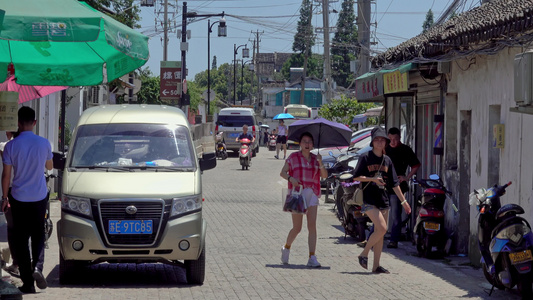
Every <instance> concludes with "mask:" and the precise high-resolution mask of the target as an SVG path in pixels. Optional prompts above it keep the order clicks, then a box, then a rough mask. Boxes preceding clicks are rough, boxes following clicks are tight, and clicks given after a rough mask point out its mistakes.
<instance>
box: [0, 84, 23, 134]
mask: <svg viewBox="0 0 533 300" xmlns="http://www.w3.org/2000/svg"><path fill="white" fill-rule="evenodd" d="M18 105H19V93H17V92H0V131H17V129H18V115H17V113H18Z"/></svg>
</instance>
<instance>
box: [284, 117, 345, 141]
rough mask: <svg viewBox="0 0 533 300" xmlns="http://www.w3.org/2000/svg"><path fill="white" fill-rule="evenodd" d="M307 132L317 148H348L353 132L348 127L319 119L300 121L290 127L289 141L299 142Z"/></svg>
mask: <svg viewBox="0 0 533 300" xmlns="http://www.w3.org/2000/svg"><path fill="white" fill-rule="evenodd" d="M306 131H307V132H309V133H311V135H312V136H313V140H314V147H315V148H323V147H337V146H348V145H349V144H350V139H351V137H352V130H350V128H348V127H346V125H344V124H341V123H337V122H333V121H328V120H326V119H324V118H318V119H312V120H299V121H296V122H294V123H292V124H291V125H289V136H288V139H289V140H293V141H298V140H299V139H300V135H301V134H302V133H304V132H306Z"/></svg>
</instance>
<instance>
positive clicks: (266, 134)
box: [263, 128, 269, 148]
mask: <svg viewBox="0 0 533 300" xmlns="http://www.w3.org/2000/svg"><path fill="white" fill-rule="evenodd" d="M268 135H269V134H268V129H266V128H265V132H264V136H263V144H264V145H265V147H267V148H268Z"/></svg>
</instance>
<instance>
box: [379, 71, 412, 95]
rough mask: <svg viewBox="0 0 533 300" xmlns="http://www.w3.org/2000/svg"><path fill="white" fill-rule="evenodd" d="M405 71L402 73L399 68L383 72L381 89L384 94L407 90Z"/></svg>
mask: <svg viewBox="0 0 533 300" xmlns="http://www.w3.org/2000/svg"><path fill="white" fill-rule="evenodd" d="M407 73H408V72H405V73H402V72H400V70H396V71H394V72H390V73H385V74H383V85H384V87H383V89H384V90H385V94H392V93H398V92H407V89H408V88H409V85H408V82H407Z"/></svg>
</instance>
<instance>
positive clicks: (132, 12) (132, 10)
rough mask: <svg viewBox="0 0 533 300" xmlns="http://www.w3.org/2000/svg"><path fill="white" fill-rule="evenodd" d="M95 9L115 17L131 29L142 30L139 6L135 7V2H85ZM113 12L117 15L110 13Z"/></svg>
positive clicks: (96, 0)
mask: <svg viewBox="0 0 533 300" xmlns="http://www.w3.org/2000/svg"><path fill="white" fill-rule="evenodd" d="M83 1H84V2H87V4H89V5H90V6H91V7H93V8H94V9H96V10H98V11H100V12H102V13H104V14H106V15H108V16H111V17H113V18H114V19H115V20H117V21H119V22H120V23H122V24H125V25H127V26H129V27H131V28H141V25H140V24H139V22H140V21H141V17H140V15H139V14H140V12H141V10H140V9H139V7H138V6H135V5H133V2H134V0H112V1H111V0H83ZM109 10H112V11H114V12H115V14H112V13H110V12H109Z"/></svg>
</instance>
